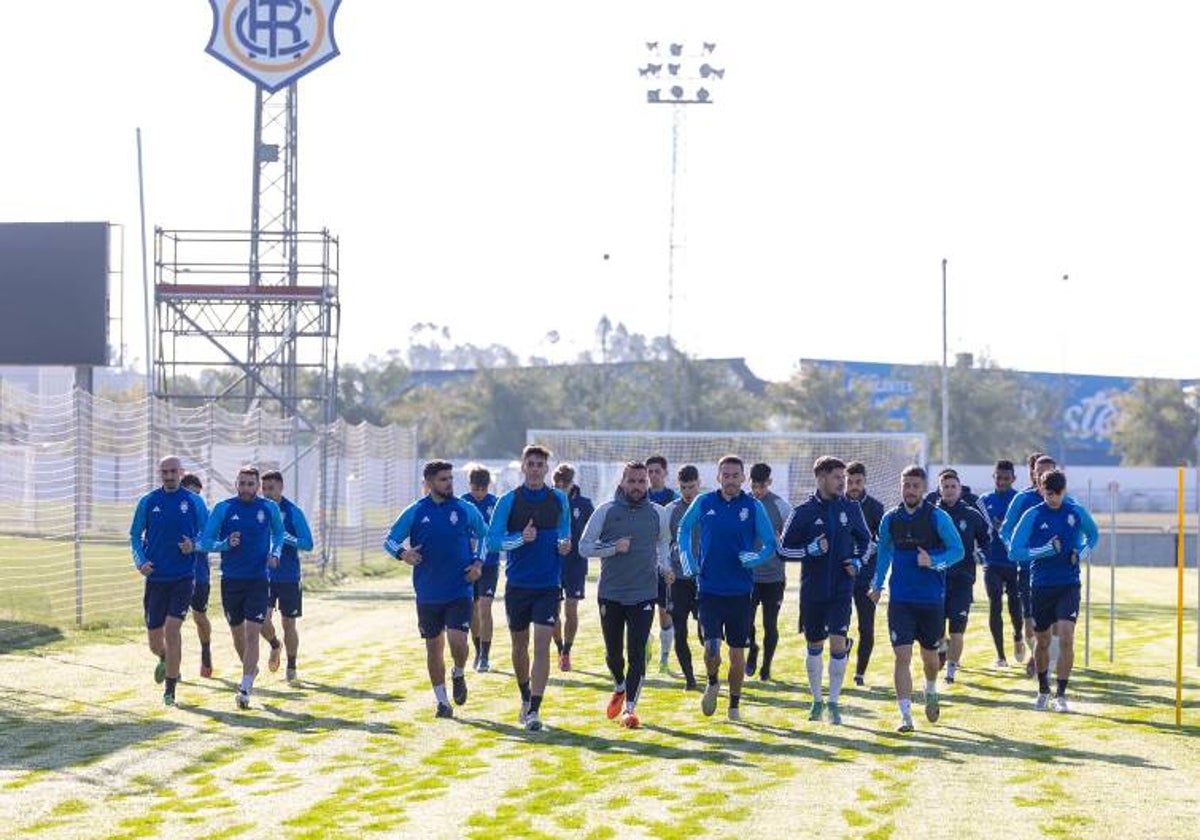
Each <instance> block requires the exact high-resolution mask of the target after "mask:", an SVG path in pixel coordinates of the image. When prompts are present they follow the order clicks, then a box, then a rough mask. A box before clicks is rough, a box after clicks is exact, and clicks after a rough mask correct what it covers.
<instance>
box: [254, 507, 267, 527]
mask: <svg viewBox="0 0 1200 840" xmlns="http://www.w3.org/2000/svg"><path fill="white" fill-rule="evenodd" d="M255 518H256V519H257V520H258V524H259V525H261V524H263V523H264V522H266V521H267V515H266V514H265V513H263V512H262V511H261V510H260V511H259V512H258V516H257V517H255Z"/></svg>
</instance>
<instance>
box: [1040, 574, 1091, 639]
mask: <svg viewBox="0 0 1200 840" xmlns="http://www.w3.org/2000/svg"><path fill="white" fill-rule="evenodd" d="M1079 593H1080V587H1079V584H1078V583H1068V584H1066V585H1064V586H1039V587H1037V588H1036V589H1034V590H1033V629H1034V630H1035V631H1036V632H1038V633H1045V632H1046V631H1047V630H1049V629H1050V628H1051V627H1053V626H1054V624H1055V622H1059V621H1069V622H1071V623H1072V624H1074V623H1075V620H1076V619H1077V618H1079Z"/></svg>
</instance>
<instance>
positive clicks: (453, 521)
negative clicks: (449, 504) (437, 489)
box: [450, 510, 458, 525]
mask: <svg viewBox="0 0 1200 840" xmlns="http://www.w3.org/2000/svg"><path fill="white" fill-rule="evenodd" d="M450 524H451V525H457V524H458V511H456V510H452V511H450Z"/></svg>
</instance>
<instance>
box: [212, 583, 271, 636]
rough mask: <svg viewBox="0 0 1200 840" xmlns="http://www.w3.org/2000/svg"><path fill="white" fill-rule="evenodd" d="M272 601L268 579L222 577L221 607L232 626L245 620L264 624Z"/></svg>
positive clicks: (236, 625)
mask: <svg viewBox="0 0 1200 840" xmlns="http://www.w3.org/2000/svg"><path fill="white" fill-rule="evenodd" d="M270 602H271V582H270V581H269V580H266V579H257V580H242V579H238V578H227V577H223V578H221V607H222V609H224V610H225V620H226V621H228V622H229V626H230V627H238V626H240V625H241V623H242V622H243V621H253V622H255V623H256V624H262V623H263V622H264V621H266V620H267V606H268V605H269V604H270Z"/></svg>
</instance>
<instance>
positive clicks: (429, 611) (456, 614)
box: [417, 598, 474, 639]
mask: <svg viewBox="0 0 1200 840" xmlns="http://www.w3.org/2000/svg"><path fill="white" fill-rule="evenodd" d="M473 609H474V604H473V603H472V601H471V599H470V598H458V599H456V600H454V601H448V602H446V603H444V604H422V603H419V602H418V604H417V630H419V631H420V633H421V638H422V639H436V638H437V637H438V636H440V635H442V631H443V630H461V631H462V632H463V633H469V632H470V630H471V611H472V610H473Z"/></svg>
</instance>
